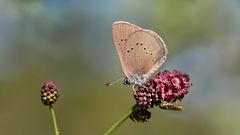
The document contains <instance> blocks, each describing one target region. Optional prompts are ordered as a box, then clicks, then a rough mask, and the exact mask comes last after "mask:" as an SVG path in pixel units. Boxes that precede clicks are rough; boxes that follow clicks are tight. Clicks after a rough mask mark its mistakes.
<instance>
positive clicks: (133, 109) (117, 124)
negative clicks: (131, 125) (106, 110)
mask: <svg viewBox="0 0 240 135" xmlns="http://www.w3.org/2000/svg"><path fill="white" fill-rule="evenodd" d="M137 109H138V106H137V105H134V106H133V107H132V108H131V110H129V111H128V112H127V113H126V114H125V115H123V116H122V117H121V118H120V119H119V120H118V121H117V122H116V123H115V124H113V125H112V126H111V127H110V128H109V129H108V130H107V131H106V132H105V133H104V135H110V134H111V133H112V132H113V131H114V130H116V129H117V128H118V127H119V126H120V125H122V123H123V122H124V121H126V120H127V119H128V118H129V116H130V115H131V114H132V113H133V112H135V111H136V110H137Z"/></svg>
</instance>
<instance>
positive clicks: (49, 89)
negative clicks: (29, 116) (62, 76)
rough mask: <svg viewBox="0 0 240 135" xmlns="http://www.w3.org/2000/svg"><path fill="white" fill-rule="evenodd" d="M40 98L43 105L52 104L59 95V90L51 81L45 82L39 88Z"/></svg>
mask: <svg viewBox="0 0 240 135" xmlns="http://www.w3.org/2000/svg"><path fill="white" fill-rule="evenodd" d="M40 92H41V94H40V96H41V100H42V103H43V104H44V105H52V104H54V103H55V102H56V101H57V98H58V97H59V91H58V88H57V86H56V85H55V84H54V82H53V81H48V82H46V83H45V84H44V85H43V86H42V88H41V91H40Z"/></svg>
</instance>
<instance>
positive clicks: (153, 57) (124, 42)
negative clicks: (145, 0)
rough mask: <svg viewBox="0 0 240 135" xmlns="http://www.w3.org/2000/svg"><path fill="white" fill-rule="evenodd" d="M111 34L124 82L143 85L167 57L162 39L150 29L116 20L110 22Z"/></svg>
mask: <svg viewBox="0 0 240 135" xmlns="http://www.w3.org/2000/svg"><path fill="white" fill-rule="evenodd" d="M112 34H113V40H114V44H115V48H116V51H117V54H118V57H119V60H120V63H121V66H122V69H123V72H124V73H125V75H126V79H125V80H124V82H125V84H133V85H143V84H144V83H146V82H147V81H148V80H149V79H151V78H152V77H153V76H154V75H155V74H156V72H157V70H158V69H159V68H160V67H161V65H162V64H163V63H164V62H165V61H166V59H167V53H168V51H167V48H166V45H165V43H164V41H163V40H162V38H161V37H160V36H159V35H158V34H157V33H155V32H154V31H152V30H149V29H143V28H141V27H139V26H137V25H135V24H131V23H129V22H124V21H118V22H114V23H113V24H112Z"/></svg>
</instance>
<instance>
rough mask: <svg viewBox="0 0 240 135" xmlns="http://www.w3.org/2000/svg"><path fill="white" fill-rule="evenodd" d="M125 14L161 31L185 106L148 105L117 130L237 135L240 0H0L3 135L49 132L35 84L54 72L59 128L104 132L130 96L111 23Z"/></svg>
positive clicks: (75, 134)
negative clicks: (182, 78) (145, 116)
mask: <svg viewBox="0 0 240 135" xmlns="http://www.w3.org/2000/svg"><path fill="white" fill-rule="evenodd" d="M120 20H122V21H128V22H131V23H134V24H137V25H139V26H140V27H143V28H148V29H152V30H154V31H155V32H157V33H158V34H159V35H161V36H162V37H163V39H164V40H165V42H166V44H167V48H168V51H169V53H168V60H167V61H166V63H165V64H164V66H163V67H161V69H160V71H161V70H164V69H168V70H172V69H177V70H180V71H183V72H186V73H188V74H190V77H191V82H192V84H193V86H192V87H191V88H190V92H189V94H188V95H186V96H185V98H184V99H183V101H182V102H179V104H181V105H183V107H184V110H183V111H182V112H171V111H164V110H160V109H158V108H155V109H152V110H150V111H151V112H152V117H151V119H150V121H149V122H148V123H145V124H142V123H134V122H132V121H131V120H127V121H126V122H125V123H124V124H123V125H122V126H121V127H120V128H118V129H117V130H116V131H115V132H114V134H115V135H123V134H127V135H133V134H137V135H145V134H149V135H159V134H162V135H176V134H178V135H188V134H189V135H192V134H194V135H226V134H230V135H239V134H240V129H239V121H240V117H239V114H240V107H239V106H240V98H239V97H240V90H239V83H240V61H239V59H240V1H239V0H211V1H209V0H201V1H197V0H182V1H178V0H148V1H146V0H132V1H129V0H121V1H117V0H112V1H99V0H88V1H84V0H67V1H66V0H0V106H1V108H0V134H2V135H50V134H53V130H52V123H51V120H50V114H49V109H48V107H47V106H43V105H42V103H41V101H40V96H39V95H40V92H39V91H40V87H41V86H42V84H43V83H44V82H46V81H48V80H54V81H55V82H56V84H57V85H58V87H59V88H60V94H61V96H60V98H59V100H58V102H57V103H56V104H55V105H54V107H55V112H56V115H57V120H58V125H59V128H60V131H61V133H62V134H63V135H79V134H83V135H101V134H103V133H104V132H105V131H106V130H107V129H108V128H109V127H110V126H111V125H112V124H113V123H115V122H116V121H117V120H118V119H119V118H120V117H121V116H122V115H123V114H125V113H126V112H127V111H128V110H129V109H130V107H131V106H133V105H134V103H135V101H134V98H133V96H132V94H133V91H132V88H131V87H127V86H123V85H122V84H121V83H118V84H115V85H113V86H112V87H105V85H104V84H105V83H106V82H109V81H112V80H115V79H117V78H120V77H123V76H124V74H123V72H122V69H121V66H120V62H119V60H118V57H117V54H116V52H115V48H114V44H113V40H112V32H111V28H112V26H111V25H112V23H113V22H114V21H120Z"/></svg>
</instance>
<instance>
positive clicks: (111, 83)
mask: <svg viewBox="0 0 240 135" xmlns="http://www.w3.org/2000/svg"><path fill="white" fill-rule="evenodd" d="M121 80H124V77H122V78H119V79H117V80H114V81H112V82H109V83H106V84H105V85H106V86H111V85H113V84H115V83H116V82H119V81H121Z"/></svg>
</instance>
